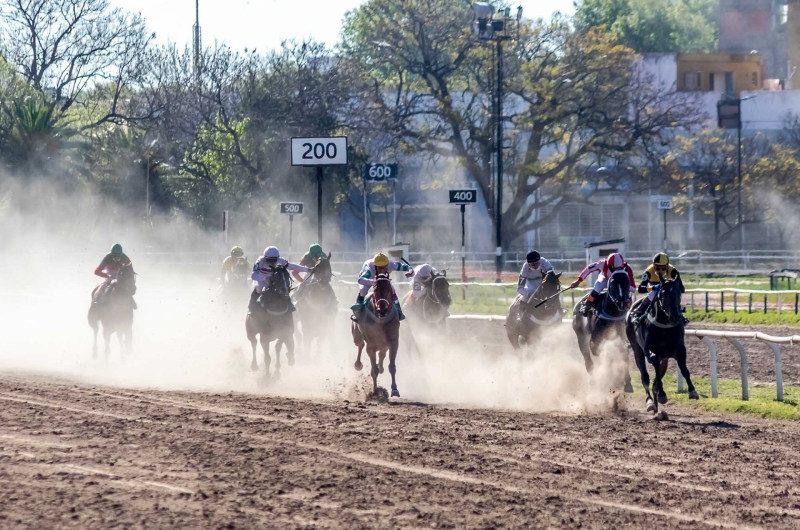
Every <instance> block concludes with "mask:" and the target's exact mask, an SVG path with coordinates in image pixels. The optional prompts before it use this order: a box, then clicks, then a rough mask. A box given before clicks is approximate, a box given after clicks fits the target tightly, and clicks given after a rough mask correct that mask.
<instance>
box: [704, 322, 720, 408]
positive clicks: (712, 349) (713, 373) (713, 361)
mask: <svg viewBox="0 0 800 530" xmlns="http://www.w3.org/2000/svg"><path fill="white" fill-rule="evenodd" d="M703 342H705V344H706V347H707V348H708V358H709V364H710V368H711V370H710V371H709V374H710V378H711V397H712V398H715V399H716V398H717V397H718V396H719V394H718V393H717V343H716V342H714V341H713V340H712V339H711V337H703Z"/></svg>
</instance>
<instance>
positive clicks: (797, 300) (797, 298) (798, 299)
mask: <svg viewBox="0 0 800 530" xmlns="http://www.w3.org/2000/svg"><path fill="white" fill-rule="evenodd" d="M798 305H800V293H794V314H795V315H796V314H797V307H798Z"/></svg>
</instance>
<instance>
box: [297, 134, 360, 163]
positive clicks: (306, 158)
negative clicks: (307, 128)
mask: <svg viewBox="0 0 800 530" xmlns="http://www.w3.org/2000/svg"><path fill="white" fill-rule="evenodd" d="M345 164H347V137H345V136H336V137H333V138H292V165H293V166H341V165H345Z"/></svg>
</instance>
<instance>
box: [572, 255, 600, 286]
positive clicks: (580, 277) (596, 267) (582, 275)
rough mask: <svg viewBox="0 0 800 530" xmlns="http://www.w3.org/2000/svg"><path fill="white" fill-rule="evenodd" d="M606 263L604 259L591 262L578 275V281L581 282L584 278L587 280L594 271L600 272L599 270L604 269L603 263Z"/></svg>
mask: <svg viewBox="0 0 800 530" xmlns="http://www.w3.org/2000/svg"><path fill="white" fill-rule="evenodd" d="M604 263H605V261H604V260H600V261H598V262H595V263H590V264H588V265H587V266H586V267H584V269H583V270H582V271H581V273H580V274H579V275H578V283H581V282H582V281H583V280H585V279H586V278H587V277H588V276H589V275H590V274H592V273H593V272H598V271H601V270H603V264H604Z"/></svg>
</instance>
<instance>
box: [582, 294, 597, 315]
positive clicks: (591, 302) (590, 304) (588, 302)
mask: <svg viewBox="0 0 800 530" xmlns="http://www.w3.org/2000/svg"><path fill="white" fill-rule="evenodd" d="M598 296H599V294H598V293H597V292H595V291H594V290H593V291H592V292H591V293H589V296H588V297H587V298H586V299H585V300H584V301H583V303H582V304H581V307H580V309H579V310H578V311H579V312H580V314H581V315H583V316H585V317H588V316H589V310H590V309H595V301H596V300H597V297H598Z"/></svg>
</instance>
